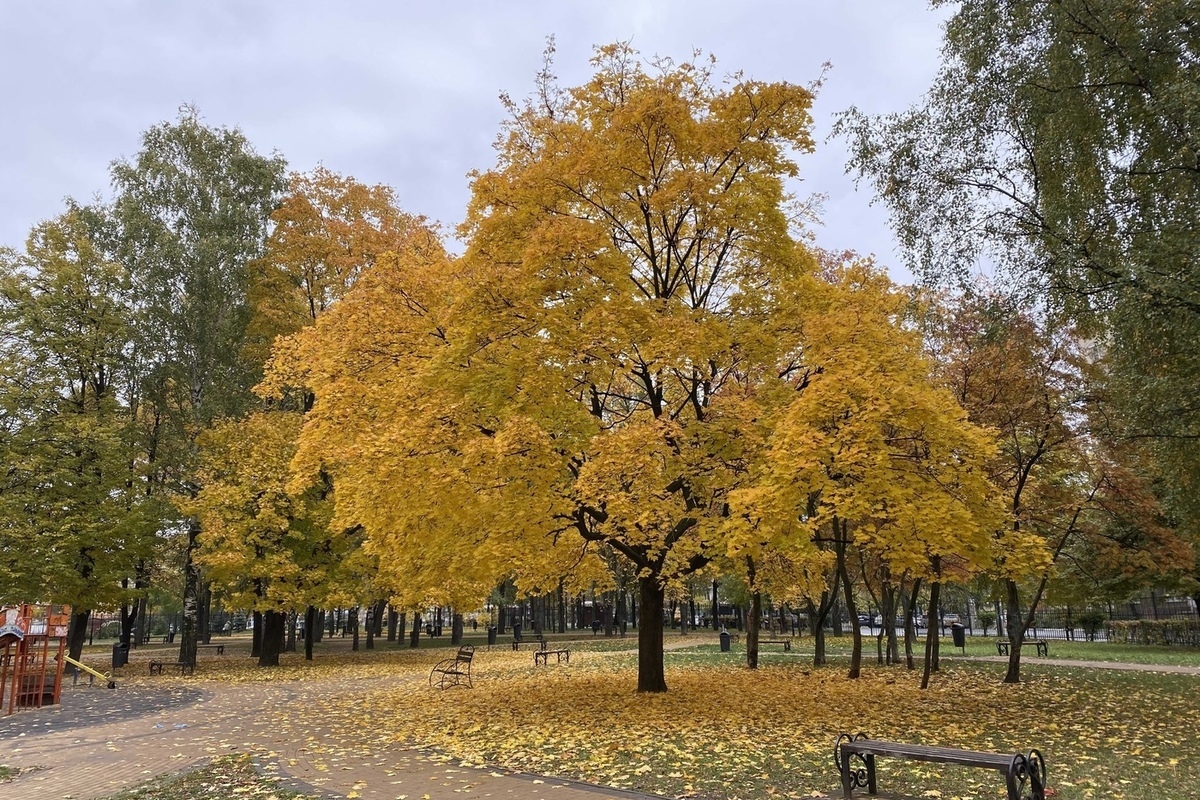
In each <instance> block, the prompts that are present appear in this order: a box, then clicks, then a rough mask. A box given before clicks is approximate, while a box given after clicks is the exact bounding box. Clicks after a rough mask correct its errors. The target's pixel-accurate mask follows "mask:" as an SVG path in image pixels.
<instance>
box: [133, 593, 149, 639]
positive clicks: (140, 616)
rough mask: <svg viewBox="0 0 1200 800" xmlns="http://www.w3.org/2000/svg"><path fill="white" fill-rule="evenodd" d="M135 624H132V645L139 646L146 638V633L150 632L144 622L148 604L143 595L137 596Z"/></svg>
mask: <svg viewBox="0 0 1200 800" xmlns="http://www.w3.org/2000/svg"><path fill="white" fill-rule="evenodd" d="M137 605H138V611H137V625H135V626H134V637H133V646H134V647H140V646H141V644H142V642H143V641H145V640H146V634H147V633H149V632H150V628H149V627H148V626H147V624H146V614H147V611H148V610H149V607H150V604H149V601H147V600H146V598H145V597H139V598H138V601H137Z"/></svg>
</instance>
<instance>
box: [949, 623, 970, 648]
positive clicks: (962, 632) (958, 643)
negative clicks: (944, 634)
mask: <svg viewBox="0 0 1200 800" xmlns="http://www.w3.org/2000/svg"><path fill="white" fill-rule="evenodd" d="M950 635H951V636H953V637H954V646H955V647H960V648H962V649H963V650H966V649H967V629H966V628H964V627H963V624H962V623H961V622H956V623H954V624H953V625H951V626H950Z"/></svg>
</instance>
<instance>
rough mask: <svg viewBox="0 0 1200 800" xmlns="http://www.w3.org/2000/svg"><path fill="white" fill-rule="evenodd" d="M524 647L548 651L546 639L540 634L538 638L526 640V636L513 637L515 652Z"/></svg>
mask: <svg viewBox="0 0 1200 800" xmlns="http://www.w3.org/2000/svg"><path fill="white" fill-rule="evenodd" d="M523 645H536V646H537V649H538V650H545V649H546V637H545V636H542V635H541V634H540V633H539V634H537V635H536V636H534V637H533V638H532V639H526V638H525V637H524V636H521V637H519V638H518V637H516V636H514V637H513V642H512V649H513V650H520V649H521V647H522V646H523Z"/></svg>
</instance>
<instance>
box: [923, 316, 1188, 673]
mask: <svg viewBox="0 0 1200 800" xmlns="http://www.w3.org/2000/svg"><path fill="white" fill-rule="evenodd" d="M934 318H935V319H936V320H937V322H936V323H935V326H934V329H933V331H932V336H931V341H932V342H933V343H934V345H935V350H936V353H937V356H936V357H937V358H938V359H939V361H940V363H941V367H940V371H941V374H942V377H943V379H944V380H945V381H946V385H947V386H948V387H949V388H950V390H951V391H953V392H954V393H955V395H956V396H957V398H958V400H959V402H961V403H962V405H963V406H964V407H965V408H967V409H968V411H969V412H970V415H971V418H972V419H973V420H975V421H977V422H979V423H980V424H984V425H987V426H989V427H990V428H991V429H992V430H993V431H995V434H996V443H997V446H998V450H997V453H996V457H995V458H994V459H993V460H992V461H991V463H990V464H989V466H988V472H989V474H990V476H991V479H992V481H993V482H994V484H995V485H996V486H997V487H998V488H999V489H1000V491H1001V492H1002V493H1003V495H1004V497H1005V499H1006V503H1007V505H1008V507H1009V513H1010V525H1011V526H1012V529H1013V531H1014V532H1015V531H1023V532H1024V533H1026V534H1029V535H1033V536H1036V537H1039V538H1040V539H1042V540H1043V541H1044V542H1045V548H1046V553H1047V554H1048V555H1049V559H1048V560H1047V561H1046V562H1045V563H1044V564H1043V565H1041V566H1040V567H1038V568H1036V569H1033V570H1028V569H1026V567H1027V566H1028V565H1021V564H1017V563H1015V559H1017V558H1019V554H1015V553H1010V552H1006V551H998V552H997V557H998V561H997V564H996V568H995V570H994V571H993V574H994V575H995V576H996V577H997V578H999V579H1000V581H1001V583H1002V586H1003V596H1004V598H1005V608H1006V611H1005V623H1006V624H1005V627H1006V630H1007V631H1008V635H1009V638H1010V641H1011V642H1012V647H1011V648H1010V654H1009V669H1008V673H1007V676H1006V680H1007V681H1009V682H1017V681H1019V680H1020V653H1021V642H1022V640H1023V638H1024V633H1025V631H1026V630H1027V629H1028V627H1029V626H1030V625H1032V624H1033V619H1034V616H1033V615H1034V612H1035V610H1036V609H1037V607H1038V605H1039V603H1040V602H1041V601H1042V598H1043V596H1044V593H1045V590H1046V587H1047V585H1048V582H1049V581H1050V580H1051V579H1052V578H1053V576H1054V574H1055V570H1056V567H1055V562H1057V561H1060V560H1062V561H1066V560H1068V559H1071V558H1072V554H1073V553H1076V554H1083V553H1084V552H1089V551H1090V552H1103V553H1105V554H1106V556H1105V558H1106V560H1109V561H1110V563H1112V564H1115V563H1117V561H1118V560H1119V559H1117V558H1116V556H1117V554H1118V553H1119V552H1120V551H1121V550H1122V547H1121V546H1120V544H1119V543H1120V542H1122V541H1124V542H1125V544H1126V545H1128V547H1127V548H1126V549H1125V550H1124V556H1125V557H1132V556H1133V554H1134V553H1135V552H1138V551H1142V552H1141V555H1140V556H1138V557H1136V558H1132V560H1133V561H1134V563H1137V562H1140V563H1142V565H1143V569H1145V568H1146V567H1148V566H1149V565H1150V564H1152V563H1156V562H1157V563H1159V564H1162V565H1165V563H1166V562H1168V561H1172V560H1176V559H1178V558H1179V557H1180V555H1181V553H1186V552H1189V551H1188V548H1186V547H1185V546H1184V545H1183V543H1182V542H1180V541H1179V540H1178V537H1177V536H1176V535H1175V534H1174V532H1173V531H1170V530H1169V529H1168V528H1167V526H1166V525H1164V523H1163V519H1162V517H1163V511H1162V509H1161V508H1160V507H1159V505H1158V501H1157V499H1156V498H1155V497H1154V493H1153V491H1152V489H1151V486H1150V483H1149V481H1148V477H1149V476H1148V475H1147V473H1145V472H1142V473H1141V474H1139V472H1138V470H1136V469H1131V468H1130V467H1131V466H1132V465H1139V462H1138V461H1137V460H1134V461H1128V460H1127V459H1129V458H1130V457H1131V456H1133V455H1135V454H1136V449H1137V448H1136V447H1133V446H1132V445H1130V444H1129V443H1126V444H1122V443H1121V441H1120V440H1119V439H1117V438H1114V437H1113V436H1112V435H1111V431H1110V430H1108V429H1107V428H1106V427H1105V426H1104V425H1103V424H1101V423H1103V421H1104V420H1105V419H1106V418H1107V417H1108V416H1109V408H1108V406H1107V405H1106V403H1105V402H1104V396H1103V393H1102V392H1101V391H1100V389H1099V387H1101V386H1103V384H1104V380H1103V369H1104V363H1103V359H1101V358H1099V357H1098V354H1097V352H1096V350H1095V348H1090V347H1089V346H1088V345H1087V343H1086V342H1085V341H1083V340H1081V339H1080V338H1079V337H1078V336H1077V335H1076V334H1075V333H1074V331H1073V330H1072V329H1070V328H1066V327H1063V326H1059V325H1056V324H1055V323H1054V322H1053V321H1052V320H1049V319H1045V318H1039V317H1038V315H1036V314H1034V313H1032V312H1026V311H1022V310H1021V309H1020V308H1018V307H1016V305H1015V303H1014V302H1013V300H1012V298H1006V297H1003V296H999V295H996V294H993V293H988V292H980V293H978V294H972V295H965V296H962V297H958V298H955V299H953V300H952V301H950V302H949V303H948V304H946V305H943V306H941V307H940V311H939V312H938V313H936V314H935V315H934ZM1139 466H1141V467H1143V468H1144V466H1145V465H1144V463H1141V464H1140V465H1139ZM1147 542H1155V543H1156V546H1158V547H1161V548H1162V549H1161V550H1160V552H1159V553H1158V556H1157V557H1153V556H1149V554H1148V553H1146V552H1145V548H1144V545H1145V544H1146V543H1147ZM1014 567H1016V569H1015V570H1014ZM1160 569H1161V567H1160V568H1156V569H1155V570H1154V571H1155V572H1158V571H1159V570H1160ZM1146 574H1150V572H1149V571H1148V570H1147V571H1146ZM1025 579H1031V580H1029V581H1026V580H1025Z"/></svg>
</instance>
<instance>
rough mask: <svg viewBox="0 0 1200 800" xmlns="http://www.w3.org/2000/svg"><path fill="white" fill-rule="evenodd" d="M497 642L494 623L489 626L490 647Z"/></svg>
mask: <svg viewBox="0 0 1200 800" xmlns="http://www.w3.org/2000/svg"><path fill="white" fill-rule="evenodd" d="M495 643H496V626H495V625H493V626H491V627H490V628H488V647H491V646H492V645H494V644H495Z"/></svg>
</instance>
